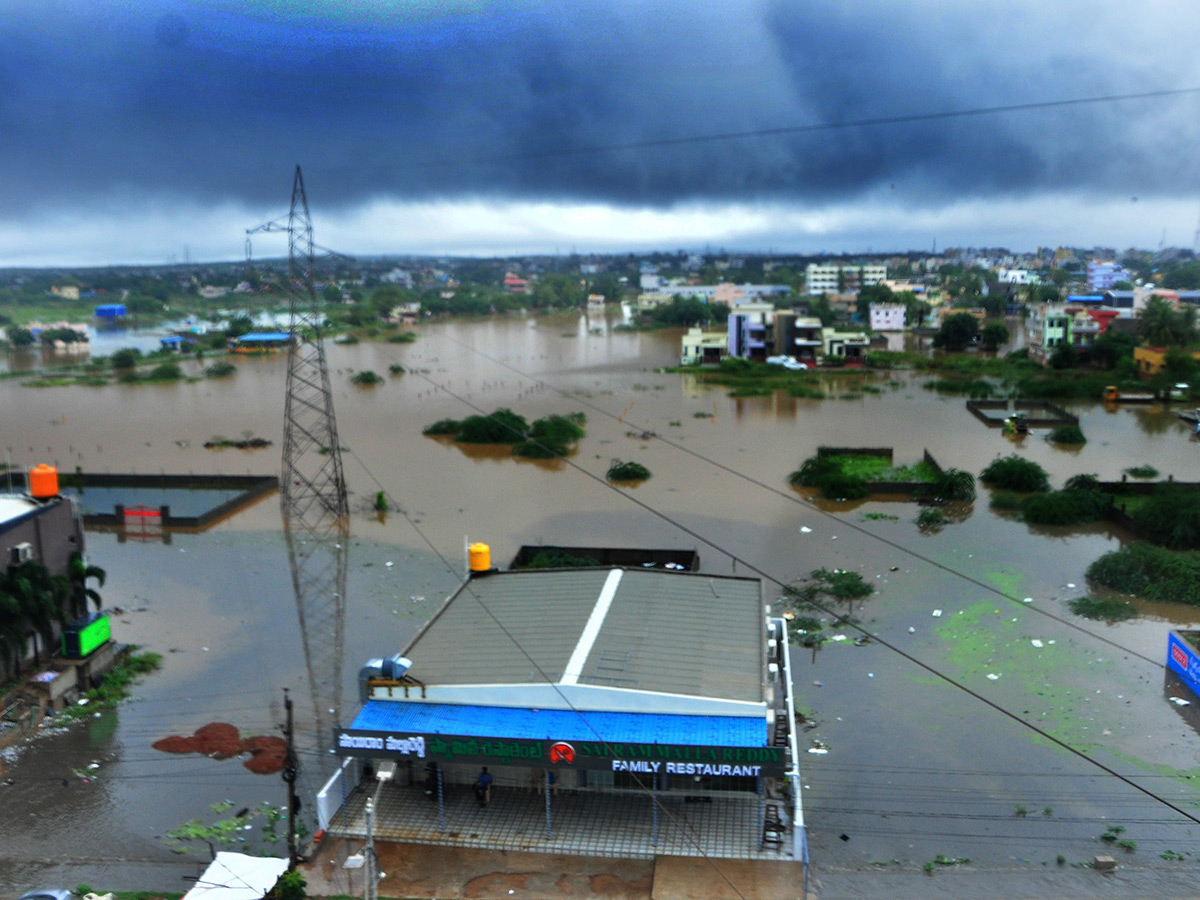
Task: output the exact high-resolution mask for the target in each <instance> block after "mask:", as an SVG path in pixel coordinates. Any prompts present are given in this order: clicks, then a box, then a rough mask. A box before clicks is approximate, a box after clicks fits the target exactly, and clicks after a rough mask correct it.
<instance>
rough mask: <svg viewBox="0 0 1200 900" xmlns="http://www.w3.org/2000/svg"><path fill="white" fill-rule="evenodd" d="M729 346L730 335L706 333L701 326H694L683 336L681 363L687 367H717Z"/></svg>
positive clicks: (720, 332) (713, 332)
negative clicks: (699, 365) (700, 365)
mask: <svg viewBox="0 0 1200 900" xmlns="http://www.w3.org/2000/svg"><path fill="white" fill-rule="evenodd" d="M728 344H729V335H727V334H726V333H725V332H723V331H704V330H703V329H702V328H700V326H699V325H694V326H692V327H691V328H689V329H688V330H687V333H686V334H684V336H683V339H682V352H681V353H680V355H679V362H680V364H681V365H685V366H687V365H692V364H707V365H715V364H716V363H719V362H720V361H721V357H722V356H724V355H725V352H726V349H727V348H728Z"/></svg>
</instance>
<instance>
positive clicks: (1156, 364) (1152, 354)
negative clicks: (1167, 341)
mask: <svg viewBox="0 0 1200 900" xmlns="http://www.w3.org/2000/svg"><path fill="white" fill-rule="evenodd" d="M1166 359H1167V348H1166V347H1134V348H1133V364H1134V365H1135V366H1137V372H1138V374H1139V375H1142V376H1144V377H1146V378H1149V377H1150V376H1152V375H1157V374H1158V373H1159V372H1161V371H1162V368H1163V366H1164V365H1165V364H1166ZM1192 359H1194V360H1196V361H1197V362H1200V350H1193V351H1192Z"/></svg>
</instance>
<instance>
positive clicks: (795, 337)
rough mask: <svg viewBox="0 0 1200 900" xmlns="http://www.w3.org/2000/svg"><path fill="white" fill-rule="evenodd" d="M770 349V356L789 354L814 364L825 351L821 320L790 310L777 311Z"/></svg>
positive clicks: (801, 360) (800, 360)
mask: <svg viewBox="0 0 1200 900" xmlns="http://www.w3.org/2000/svg"><path fill="white" fill-rule="evenodd" d="M772 350H773V352H772V353H771V354H770V355H771V356H790V357H792V358H793V359H796V360H798V361H799V362H802V363H807V364H808V365H810V366H815V365H816V364H817V358H818V357H819V356H820V355H821V354H822V353H823V352H824V351H825V341H824V338H823V336H822V329H821V320H820V319H818V318H816V317H815V316H806V315H799V314H798V313H796V312H794V311H791V310H779V311H777V312H776V313H775V330H774V341H773V346H772Z"/></svg>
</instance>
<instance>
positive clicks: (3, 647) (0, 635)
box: [0, 576, 25, 679]
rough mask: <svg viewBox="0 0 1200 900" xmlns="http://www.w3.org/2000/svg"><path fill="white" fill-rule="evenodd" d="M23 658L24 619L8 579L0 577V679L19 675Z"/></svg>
mask: <svg viewBox="0 0 1200 900" xmlns="http://www.w3.org/2000/svg"><path fill="white" fill-rule="evenodd" d="M24 656H25V617H24V616H23V615H22V614H21V604H20V603H18V602H17V598H16V597H15V596H13V594H12V592H11V591H10V590H9V586H8V578H7V577H5V576H0V659H2V660H3V661H4V667H3V668H2V669H0V679H3V678H7V677H8V676H9V674H10V673H12V672H13V670H14V669H15V670H16V674H17V675H20V674H21V663H22V662H23V661H24Z"/></svg>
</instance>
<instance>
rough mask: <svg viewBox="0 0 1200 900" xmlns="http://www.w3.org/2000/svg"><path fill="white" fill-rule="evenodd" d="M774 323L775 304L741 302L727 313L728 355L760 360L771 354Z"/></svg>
mask: <svg viewBox="0 0 1200 900" xmlns="http://www.w3.org/2000/svg"><path fill="white" fill-rule="evenodd" d="M774 324H775V306H774V304H771V303H743V304H742V305H741V306H738V307H735V308H734V311H733V312H731V313H730V314H729V321H728V335H729V345H728V346H729V355H730V356H740V357H742V358H743V359H755V360H759V361H760V362H761V361H763V360H765V359H766V358H767V357H768V356H771V355H772V354H771V348H772V346H773V343H774V342H773V334H774V327H773V326H774Z"/></svg>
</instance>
